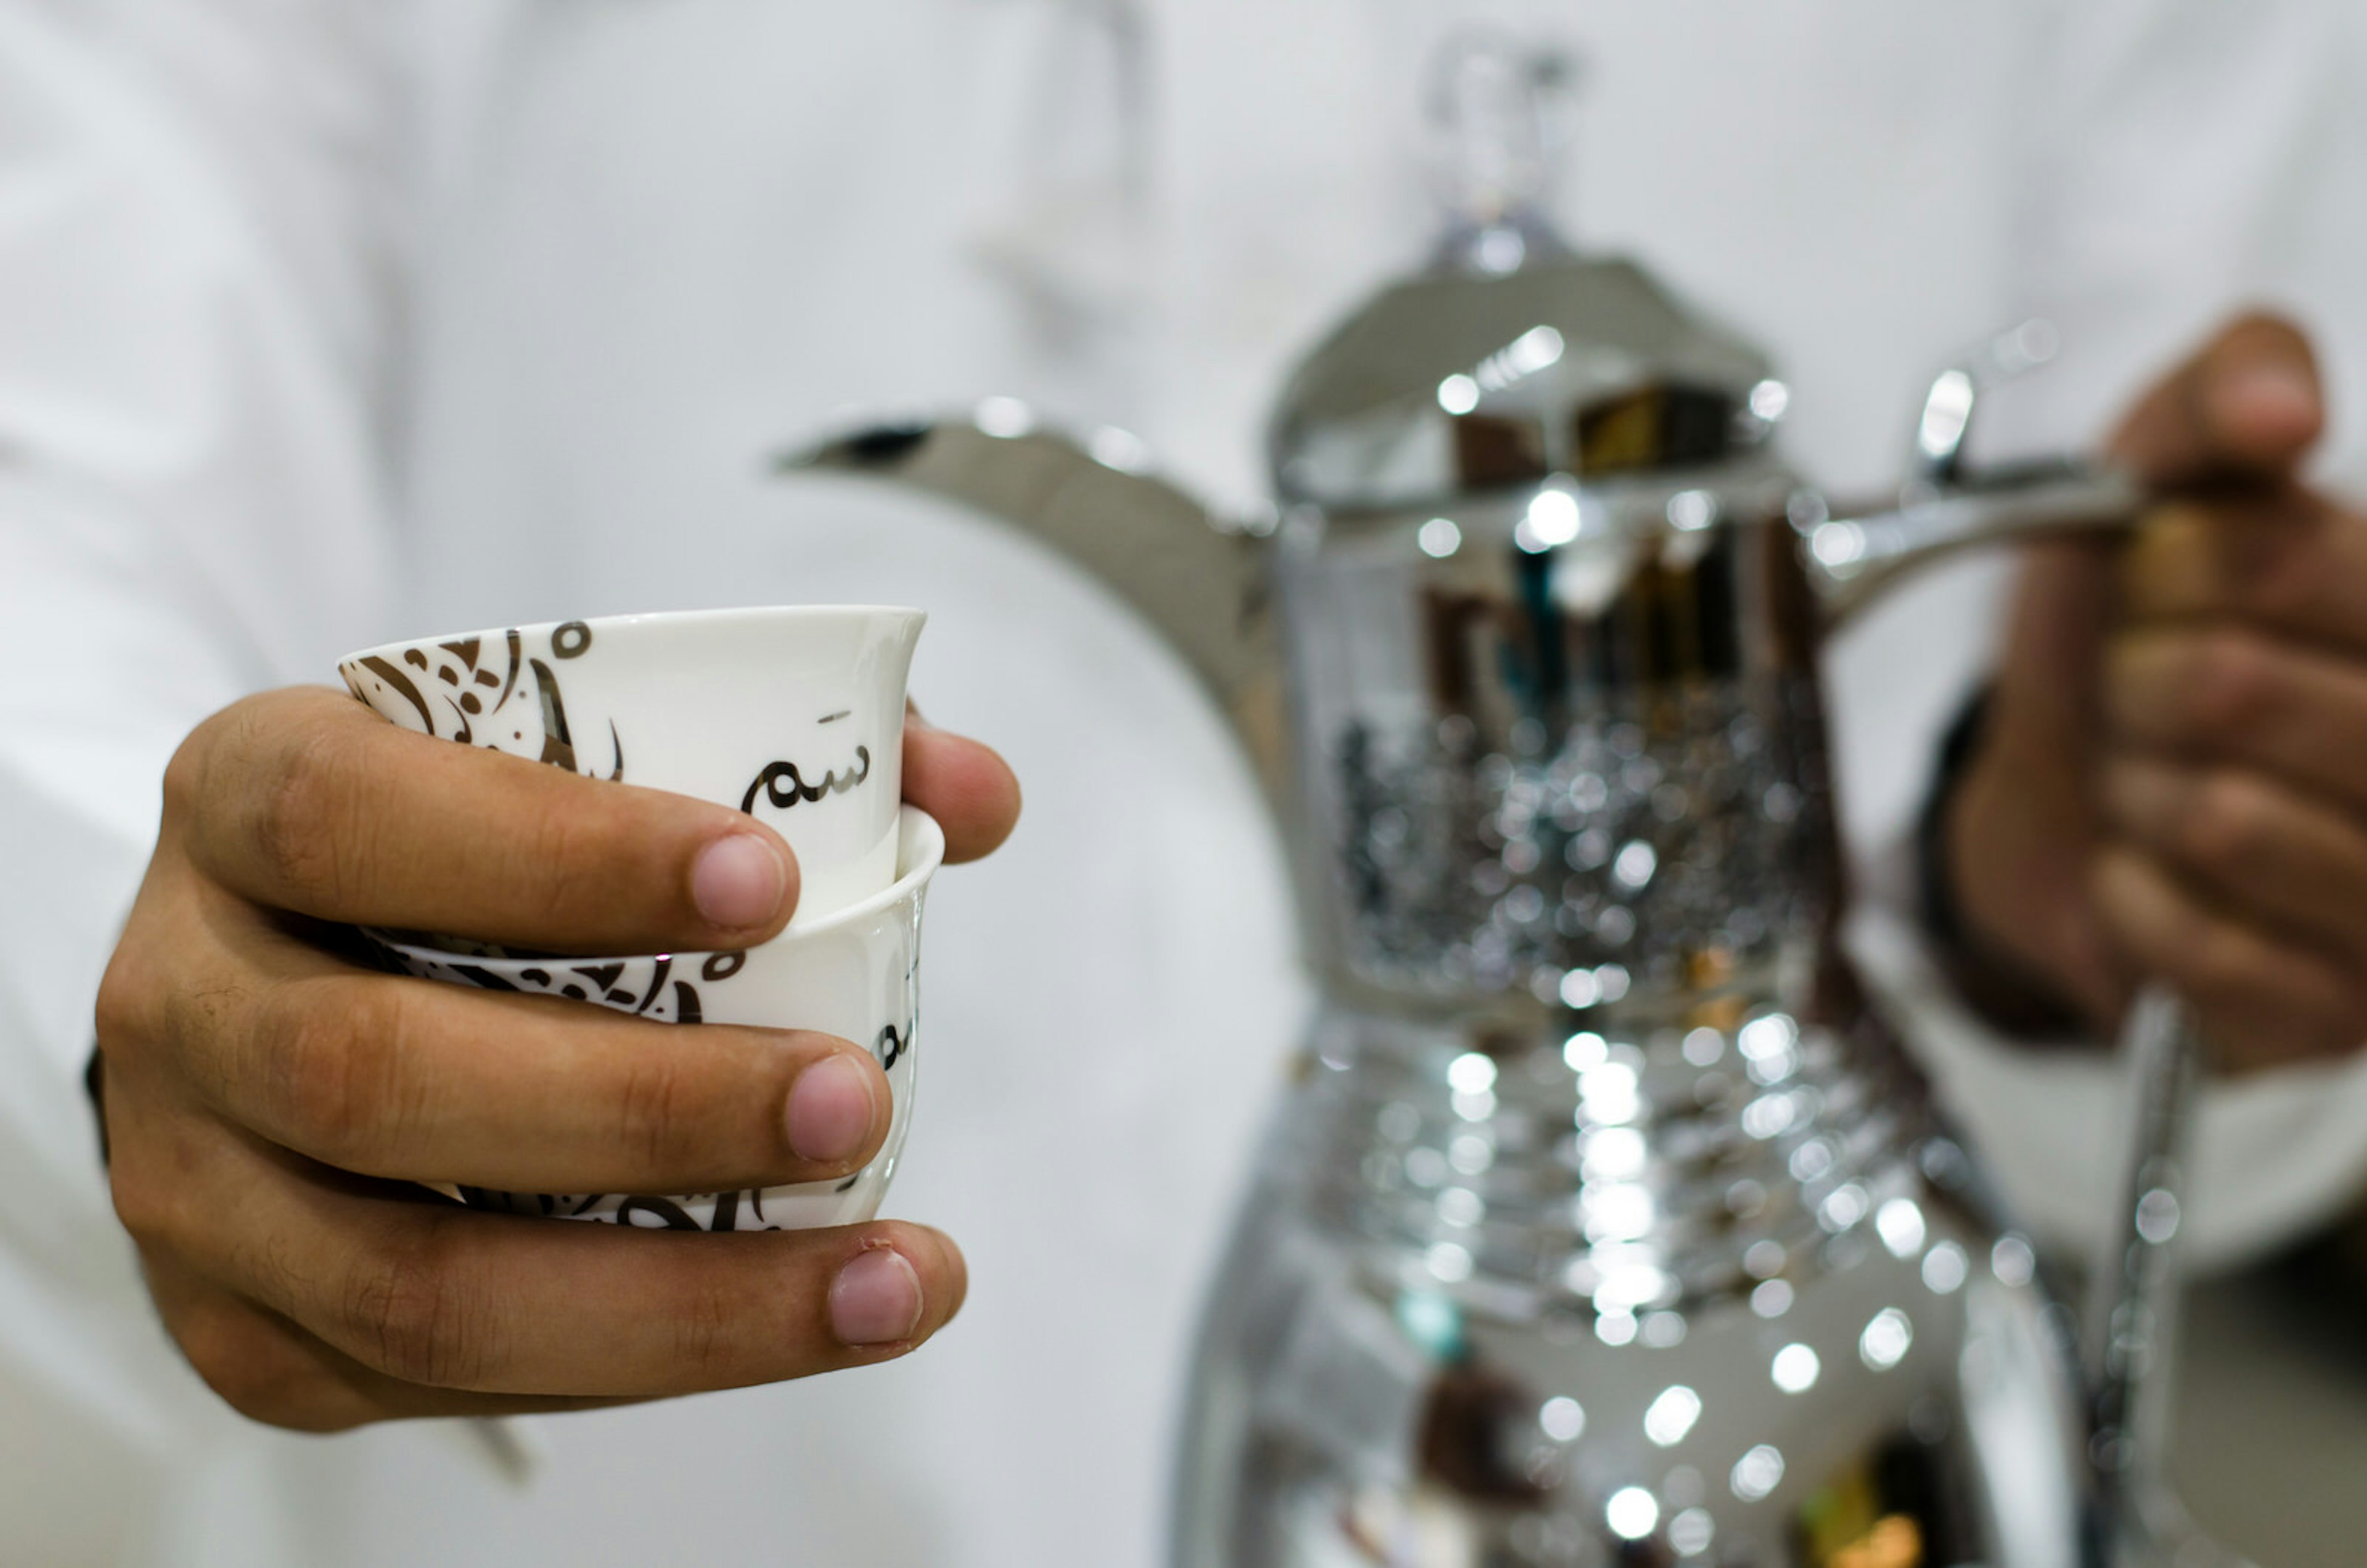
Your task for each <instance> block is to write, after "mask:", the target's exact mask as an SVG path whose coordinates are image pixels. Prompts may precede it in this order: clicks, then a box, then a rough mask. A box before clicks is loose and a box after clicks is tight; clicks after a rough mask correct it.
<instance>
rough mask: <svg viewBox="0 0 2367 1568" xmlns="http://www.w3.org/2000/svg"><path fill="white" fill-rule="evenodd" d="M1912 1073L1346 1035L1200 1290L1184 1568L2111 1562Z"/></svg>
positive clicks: (2052, 1322)
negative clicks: (2099, 1555)
mask: <svg viewBox="0 0 2367 1568" xmlns="http://www.w3.org/2000/svg"><path fill="white" fill-rule="evenodd" d="M1688 1024H1689V1025H1690V1027H1685V1026H1686V1025H1688ZM1573 1040H1575V1041H1576V1042H1577V1043H1576V1044H1573V1043H1572V1041H1573ZM1713 1046H1715V1047H1716V1048H1715V1050H1713ZM1885 1057H1886V1051H1885V1049H1884V1047H1883V1046H1882V1045H1881V1044H1880V1043H1879V1041H1878V1040H1876V1039H1874V1038H1873V1037H1872V1036H1871V1035H1870V1032H1868V1031H1867V1030H1866V1029H1865V1028H1864V1027H1863V1021H1861V1025H1860V1027H1859V1028H1858V1029H1857V1030H1855V1031H1853V1032H1852V1031H1848V1030H1842V1029H1837V1028H1835V1027H1832V1026H1831V1025H1829V1024H1820V1023H1816V1022H1804V1021H1800V1020H1799V1019H1797V1018H1796V1017H1795V1016H1794V1015H1793V1014H1790V1013H1788V1012H1785V1011H1784V1010H1781V1009H1779V1008H1776V1007H1773V1006H1772V1005H1760V1006H1748V1007H1744V1008H1741V1009H1739V1010H1731V1009H1713V1010H1709V1011H1706V1012H1695V1013H1692V1014H1689V1015H1686V1016H1680V1017H1676V1018H1672V1019H1670V1020H1668V1021H1664V1022H1663V1023H1662V1024H1660V1025H1659V1026H1657V1027H1646V1028H1620V1027H1615V1026H1614V1027H1612V1028H1608V1029H1604V1030H1600V1031H1594V1030H1586V1031H1579V1032H1576V1033H1575V1034H1574V1035H1571V1036H1564V1035H1563V1034H1562V1033H1561V1032H1558V1031H1546V1032H1523V1033H1508V1032H1494V1031H1479V1032H1474V1031H1473V1030H1471V1029H1469V1028H1467V1027H1463V1026H1457V1025H1452V1024H1431V1023H1424V1024H1410V1023H1408V1022H1406V1021H1403V1020H1401V1019H1391V1018H1384V1017H1376V1016H1373V1015H1368V1014H1360V1013H1354V1012H1350V1011H1346V1010H1337V1009H1334V1010H1331V1011H1329V1012H1327V1013H1326V1015H1325V1016H1324V1017H1323V1018H1322V1020H1321V1021H1320V1022H1319V1025H1318V1027H1317V1030H1316V1035H1315V1039H1314V1040H1313V1042H1312V1043H1311V1044H1310V1048H1309V1050H1308V1053H1307V1055H1306V1058H1305V1061H1304V1063H1303V1067H1302V1071H1301V1073H1300V1074H1299V1077H1298V1081H1297V1084H1296V1085H1295V1087H1294V1088H1293V1089H1292V1090H1291V1092H1290V1094H1289V1095H1288V1097H1287V1099H1286V1100H1285V1103H1284V1105H1283V1106H1282V1108H1281V1114H1280V1116H1279V1117H1278V1118H1277V1121H1276V1123H1275V1131H1274V1135H1273V1137H1272V1138H1271V1140H1270V1141H1269V1144H1268V1145H1267V1148H1266V1151H1265V1157H1264V1160H1263V1166H1262V1168H1261V1170H1260V1173H1259V1176H1258V1179H1257V1181H1256V1184H1255V1187H1254V1190H1252V1192H1251V1197H1250V1199H1249V1201H1248V1202H1247V1204H1246V1205H1245V1206H1244V1208H1243V1211H1242V1217H1241V1220H1240V1226H1239V1229H1238V1232H1237V1234H1236V1236H1235V1238H1234V1242H1233V1245H1232V1247H1231V1249H1230V1254H1229V1258H1228V1261H1227V1263H1226V1266H1225V1269H1224V1270H1223V1273H1222V1275H1221V1278H1220V1280H1218V1282H1217V1288H1216V1290H1215V1292H1214V1294H1213V1297H1212V1300H1211V1305H1210V1309H1209V1313H1208V1316H1207V1318H1206V1325H1205V1330H1204V1337H1203V1342H1202V1345H1201V1348H1200V1352H1199V1357H1198V1362H1197V1365H1196V1367H1195V1375H1194V1382H1193V1395H1192V1407H1191V1414H1190V1417H1189V1419H1188V1421H1187V1425H1186V1430H1185V1433H1184V1436H1183V1448H1182V1471H1181V1477H1180V1485H1179V1487H1178V1492H1177V1498H1176V1506H1177V1516H1176V1520H1175V1525H1176V1549H1175V1556H1174V1562H1176V1564H1177V1568H1348V1565H1351V1564H1355V1565H1387V1568H1483V1565H1484V1568H1514V1565H1521V1568H1529V1565H1536V1568H1545V1565H1548V1564H1550V1565H1553V1568H1595V1565H1603V1568H1610V1565H1614V1564H1619V1565H1625V1564H1677V1563H1703V1564H1717V1565H1722V1568H1744V1565H1749V1568H1795V1565H1796V1568H1810V1565H1817V1568H1910V1565H1918V1564H1931V1565H1952V1564H1974V1563H1980V1564H1988V1565H1996V1568H2009V1565H2010V1568H2058V1565H2059V1568H2073V1565H2075V1564H2087V1563H2090V1562H2095V1561H2097V1559H2094V1558H2093V1557H2092V1556H2091V1555H2090V1548H2089V1546H2088V1544H2087V1531H2088V1526H2087V1524H2086V1522H2085V1507H2086V1505H2085V1503H2084V1501H2083V1498H2082V1495H2081V1491H2080V1487H2079V1484H2078V1479H2077V1478H2078V1476H2079V1474H2080V1473H2081V1464H2080V1444H2081V1438H2080V1432H2081V1418H2080V1407H2079V1404H2078V1400H2079V1390H2078V1385H2077V1382H2076V1378H2075V1377H2074V1376H2073V1375H2071V1374H2070V1372H2069V1371H2068V1369H2069V1368H2070V1366H2071V1365H2072V1363H2071V1361H2070V1359H2069V1358H2068V1356H2067V1351H2066V1345H2065V1336H2066V1334H2067V1325H2066V1324H2065V1322H2064V1318H2063V1314H2061V1313H2060V1312H2059V1310H2058V1309H2056V1308H2053V1307H2051V1306H2050V1304H2049V1299H2048V1298H2047V1296H2046V1295H2045V1294H2044V1292H2043V1291H2042V1290H2041V1289H2040V1287H2039V1285H2038V1283H2037V1282H2036V1281H2035V1280H2034V1279H2033V1263H2032V1252H2031V1249H2030V1247H2029V1246H2028V1244H2027V1243H2026V1242H2025V1241H2024V1240H2023V1239H2022V1238H2021V1237H2020V1236H2018V1235H2013V1234H2011V1233H2010V1232H2008V1231H2005V1230H2003V1229H2001V1228H2000V1226H1999V1224H1998V1223H1997V1221H1996V1220H1995V1218H1994V1217H1993V1216H1992V1215H1991V1214H1990V1213H1989V1212H1988V1208H1987V1206H1986V1204H1985V1203H1984V1201H1982V1198H1981V1195H1980V1194H1979V1192H1978V1190H1977V1187H1976V1184H1975V1182H1974V1180H1973V1179H1972V1174H1971V1168H1970V1165H1969V1162H1968V1161H1966V1159H1965V1156H1963V1154H1962V1152H1961V1151H1960V1150H1959V1149H1958V1148H1957V1147H1956V1145H1954V1142H1953V1141H1951V1140H1950V1139H1948V1138H1947V1137H1946V1136H1944V1135H1943V1134H1941V1133H1940V1132H1938V1131H1936V1130H1934V1129H1933V1128H1932V1127H1931V1125H1930V1124H1929V1123H1928V1122H1927V1121H1926V1120H1925V1119H1924V1117H1923V1116H1922V1114H1921V1112H1920V1110H1919V1109H1918V1096H1917V1093H1916V1091H1915V1088H1914V1085H1913V1082H1912V1080H1911V1078H1909V1077H1907V1076H1906V1075H1904V1074H1900V1073H1897V1072H1892V1071H1886V1070H1885V1069H1884V1068H1883V1066H1881V1062H1882V1060H1883V1059H1885ZM1475 1062H1482V1063H1486V1064H1488V1066H1489V1067H1491V1068H1492V1069H1493V1070H1492V1074H1491V1073H1489V1072H1488V1071H1485V1070H1483V1069H1481V1068H1479V1067H1477V1066H1473V1064H1474V1063H1475ZM1573 1064H1576V1065H1573ZM1482 1079H1487V1080H1488V1081H1489V1088H1487V1089H1478V1088H1476V1087H1474V1086H1476V1085H1478V1083H1479V1082H1480V1081H1481V1080H1482ZM1458 1085H1461V1086H1463V1087H1459V1088H1458V1087H1457V1086H1458Z"/></svg>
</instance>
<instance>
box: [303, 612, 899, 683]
mask: <svg viewBox="0 0 2367 1568" xmlns="http://www.w3.org/2000/svg"><path fill="white" fill-rule="evenodd" d="M881 615H898V616H904V617H908V618H910V619H912V621H914V622H915V623H916V624H918V625H925V624H926V623H927V621H928V618H929V613H928V612H927V611H926V610H923V609H920V608H917V607H916V606H913V605H911V604H741V605H734V606H730V607H728V608H724V609H716V610H646V611H639V612H635V613H633V614H629V615H589V616H584V617H583V618H581V619H573V620H563V621H524V622H513V623H511V624H509V625H507V626H494V627H492V628H490V629H480V630H477V631H468V632H445V633H441V634H438V635H436V636H431V637H397V638H395V639H394V640H393V641H391V642H381V643H378V644H375V645H373V646H372V647H369V648H361V649H355V650H354V651H353V652H351V653H348V654H346V655H345V656H344V657H343V658H341V659H339V660H337V664H338V667H339V668H341V669H342V668H343V667H345V665H348V664H358V663H360V662H361V661H362V660H365V659H373V658H376V659H384V658H386V657H388V656H389V655H396V656H399V655H401V654H402V652H403V651H404V650H405V649H414V648H433V647H436V646H437V645H439V644H442V643H447V642H468V641H470V640H471V639H474V640H476V641H479V642H488V641H499V640H500V639H502V638H504V637H507V636H509V634H510V633H512V632H516V633H518V634H519V635H520V636H522V637H549V636H550V635H551V634H552V633H555V632H557V631H558V630H559V629H560V628H561V626H583V627H586V628H588V629H589V630H591V631H592V632H594V633H595V634H597V633H600V632H604V631H605V632H608V633H610V634H612V635H613V634H615V633H617V632H620V631H622V632H631V631H635V630H644V629H646V630H664V629H666V628H668V627H672V626H693V625H697V626H701V627H708V626H730V625H732V624H733V623H735V622H736V623H742V624H755V623H759V622H764V621H818V622H829V621H839V620H859V619H868V618H872V617H876V616H881Z"/></svg>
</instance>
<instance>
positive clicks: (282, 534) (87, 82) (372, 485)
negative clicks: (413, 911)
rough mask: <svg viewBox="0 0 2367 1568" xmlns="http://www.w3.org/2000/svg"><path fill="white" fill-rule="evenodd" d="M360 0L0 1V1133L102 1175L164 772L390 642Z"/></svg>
mask: <svg viewBox="0 0 2367 1568" xmlns="http://www.w3.org/2000/svg"><path fill="white" fill-rule="evenodd" d="M250 13H251V14H250ZM364 15H365V13H364V11H363V8H362V7H361V6H344V5H331V4H323V5H317V6H243V5H238V4H234V3H232V0H223V3H221V4H215V5H198V4H183V5H176V6H164V7H155V6H138V5H128V4H127V5H120V6H114V5H107V4H86V5H85V4H77V5H63V4H59V5H54V6H52V5H44V4H37V3H33V0H0V671H6V674H5V676H0V871H5V881H4V882H0V888H5V891H0V1141H11V1140H13V1141H14V1142H15V1145H16V1147H17V1151H18V1152H20V1153H21V1152H22V1151H23V1150H26V1149H36V1150H47V1151H49V1154H50V1155H51V1156H53V1157H52V1158H51V1159H50V1160H49V1162H48V1164H49V1166H50V1168H51V1170H52V1172H53V1174H54V1175H55V1176H56V1178H57V1179H59V1180H60V1181H61V1182H62V1183H64V1184H66V1186H67V1188H69V1189H72V1190H76V1191H78V1192H80V1193H82V1194H84V1195H87V1194H88V1193H89V1192H91V1191H93V1190H96V1186H95V1178H94V1172H95V1163H94V1162H95V1159H96V1152H95V1147H94V1146H93V1145H92V1142H91V1135H90V1117H89V1114H88V1109H87V1107H86V1105H85V1103H84V1101H83V1097H82V1091H81V1087H80V1077H81V1072H82V1068H83V1065H84V1062H85V1058H86V1056H87V1055H88V1053H89V1051H90V1047H91V1023H90V1011H91V1001H92V998H93V995H94V993H95V990H96V983H97V979H98V976H99V974H100V972H101V970H102V968H103V967H104V964H105V962H106V958H107V954H108V951H109V950H110V948H111V947H112V945H113V942H114V939H115V935H116V932H117V930H118V928H119V923H120V921H121V919H122V917H123V914H124V911H125V910H126V908H128V907H129V905H130V899H131V896H132V894H133V891H134V889H135V887H136V886H137V883H138V879H139V876H140V873H141V869H142V866H143V864H144V863H145V862H146V859H147V856H148V852H149V847H150V844H151V841H152V840H153V834H154V831H155V820H156V812H157V781H158V778H159V775H160V773H161V772H162V770H163V768H164V762H165V761H166V759H167V758H168V757H169V756H170V755H171V752H172V750H173V748H174V746H175V745H176V742H177V741H178V739H179V738H180V737H181V736H182V735H184V734H185V733H186V732H187V730H188V729H189V728H190V727H191V726H192V725H193V724H195V723H196V722H197V721H198V719H199V718H201V717H203V716H205V715H206V714H207V713H209V712H210V711H212V710H213V709H215V708H218V707H220V706H221V705H223V704H225V703H227V702H229V701H231V700H232V699H233V698H235V697H237V696H239V695H241V694H244V693H246V692H250V691H254V690H256V689H259V688H262V687H266V686H269V685H274V684H279V683H283V682H289V681H297V680H313V681H318V680H323V679H324V678H327V677H328V676H329V675H330V674H331V672H332V669H333V666H332V663H331V660H333V659H334V655H335V654H336V652H337V651H338V650H339V649H341V648H344V647H350V646H353V645H354V644H356V643H357V642H363V641H368V640H370V639H371V638H372V637H376V636H379V635H382V633H381V630H380V627H379V613H378V608H377V606H378V604H379V601H380V599H381V597H382V596H383V595H384V594H385V592H386V591H387V589H388V587H389V583H388V566H387V558H388V553H389V552H388V551H387V548H386V541H385V539H384V536H383V535H384V522H383V511H384V497H383V491H384V480H383V468H384V463H383V457H382V453H381V446H382V442H381V440H380V435H379V419H380V415H379V406H380V400H379V399H378V398H377V397H376V396H375V392H374V388H375V386H376V384H377V379H378V377H379V369H378V367H379V365H380V364H381V363H382V360H383V342H384V334H385V332H386V329H387V321H386V314H387V310H386V307H387V304H388V301H389V299H390V293H389V290H388V288H387V285H386V282H385V280H386V279H387V278H388V277H390V276H392V273H391V247H390V244H389V235H390V232H391V231H390V229H389V228H388V225H387V221H386V220H387V208H388V206H389V204H391V200H392V196H393V193H394V189H395V186H394V185H393V183H392V182H391V179H390V178H388V169H389V167H390V164H389V162H388V157H389V154H388V148H389V146H390V144H391V143H390V141H388V139H386V138H385V137H384V135H383V134H382V133H383V132H384V131H385V130H388V129H389V128H390V127H391V119H390V118H388V117H389V116H390V115H391V111H392V107H393V106H392V100H391V98H388V97H386V96H383V95H384V93H385V91H386V89H387V84H386V82H385V80H384V72H385V69H386V61H385V59H384V58H383V56H382V55H381V54H379V52H377V51H378V46H379V42H380V41H381V40H379V39H378V38H377V37H376V36H375V34H374V33H373V31H372V28H370V27H369V26H368V24H367V23H366V22H365V21H364V20H363V19H362V18H363V17H364ZM7 1239H8V1237H7V1235H6V1234H5V1231H0V1247H5V1244H6V1241H7Z"/></svg>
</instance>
